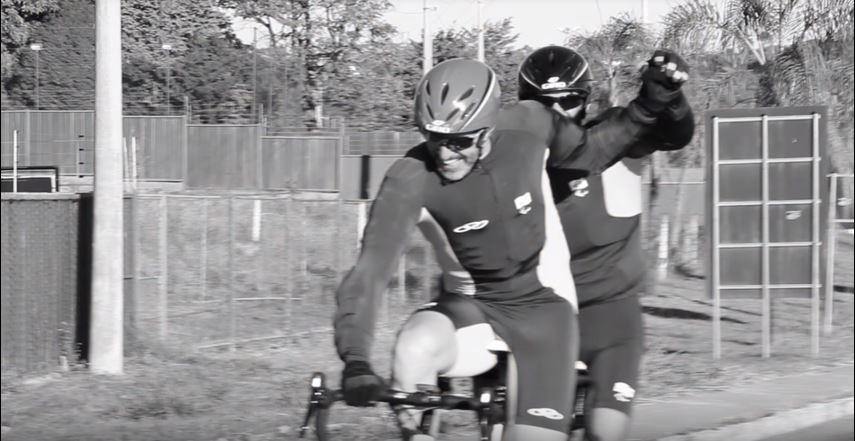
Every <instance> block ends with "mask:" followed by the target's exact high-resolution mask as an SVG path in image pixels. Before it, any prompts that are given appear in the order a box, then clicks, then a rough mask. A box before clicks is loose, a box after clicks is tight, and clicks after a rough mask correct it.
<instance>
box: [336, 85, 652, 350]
mask: <svg viewBox="0 0 855 441" xmlns="http://www.w3.org/2000/svg"><path fill="white" fill-rule="evenodd" d="M655 121H656V118H655V117H651V116H650V115H649V114H648V113H647V112H646V111H645V110H644V108H642V107H641V106H639V105H637V104H636V103H635V102H632V103H630V105H629V106H627V107H626V108H621V109H619V110H617V111H615V112H612V113H610V114H609V116H608V118H606V119H604V120H603V121H602V122H601V123H600V124H597V125H596V126H593V127H591V128H588V129H585V128H583V127H582V126H580V125H578V124H577V123H575V122H573V121H570V120H566V119H563V118H561V117H560V116H559V115H558V114H557V113H556V112H554V111H552V110H550V109H547V108H546V107H544V106H543V105H541V104H540V103H536V102H533V101H524V102H520V103H518V104H516V105H513V106H510V107H508V108H505V109H503V110H502V111H501V112H500V115H499V117H498V123H497V127H496V129H495V130H494V131H493V133H492V134H491V137H490V141H491V146H492V147H491V150H490V151H489V153H488V154H487V155H486V156H484V157H483V158H482V159H481V160H480V161H479V163H478V164H477V165H476V166H475V168H474V169H473V170H472V172H470V173H469V175H467V176H466V177H465V178H463V179H461V180H459V181H454V182H448V181H446V180H444V179H443V178H442V177H441V176H440V175H439V173H437V172H436V170H435V167H434V165H433V160H432V158H431V156H430V155H429V153H428V151H427V149H426V145H425V144H421V145H419V146H416V147H415V148H413V149H411V150H410V151H409V152H408V153H407V154H406V156H405V157H404V158H402V159H399V160H398V161H396V162H395V163H394V164H393V165H392V167H391V168H390V169H389V171H388V172H387V174H386V177H385V178H384V181H383V183H382V185H381V187H380V190H379V192H378V195H377V198H376V199H375V201H374V204H373V206H372V209H371V214H370V217H369V220H368V223H367V225H366V228H365V232H364V235H363V242H362V249H361V252H360V255H359V257H358V259H357V262H356V265H355V266H354V268H353V269H352V270H351V271H350V273H348V275H347V276H346V277H345V278H344V280H343V281H342V283H341V285H340V286H339V288H338V290H337V292H336V301H337V306H338V308H337V311H336V317H335V342H336V347H337V349H338V353H339V355H340V357H341V358H342V359H343V360H345V361H348V360H362V361H369V354H370V345H371V341H372V340H373V329H374V322H375V316H376V312H377V309H378V306H379V301H378V299H379V298H380V296H381V295H382V293H383V292H384V291H385V288H386V286H387V283H388V280H389V278H390V277H391V275H392V273H393V271H394V268H395V264H396V261H397V259H398V258H399V256H400V255H401V254H402V252H403V248H404V246H405V244H406V238H407V235H408V234H409V232H410V230H411V229H412V227H414V226H415V225H417V224H418V225H419V226H420V228H421V230H422V232H423V233H424V235H425V236H426V238H427V239H428V240H429V241H430V242H431V243H432V245H433V247H434V248H435V251H436V254H437V259H438V261H439V264H440V267H441V269H442V273H443V274H442V280H443V289H444V290H447V291H449V292H454V293H460V294H466V295H474V296H476V297H478V298H480V299H482V300H484V301H501V302H513V301H514V298H515V297H519V298H520V299H521V300H520V301H524V300H522V299H524V298H525V295H526V294H529V293H531V292H535V291H538V290H540V289H542V288H543V286H549V287H551V288H552V289H553V290H555V291H556V293H558V294H559V295H562V296H564V297H565V298H568V299H569V300H570V301H572V302H574V303H575V293H574V289H573V286H572V276H571V275H570V271H569V268H567V267H568V265H567V262H569V255H567V251H566V250H567V248H566V247H567V246H566V240H565V238H564V237H563V232H562V231H561V227H560V224H559V223H558V218H557V214H556V215H555V217H554V219H553V217H552V216H551V215H550V213H551V212H552V211H553V210H554V203H553V200H552V195H551V191H550V189H549V185H548V180H547V177H546V174H545V170H544V161H546V162H547V164H549V166H551V167H556V168H562V169H575V170H601V169H603V168H605V167H606V166H608V165H610V164H611V163H613V162H615V161H616V160H617V159H619V158H620V156H621V155H623V154H624V153H625V150H626V146H631V145H635V144H637V143H638V142H639V140H640V139H641V138H643V137H644V136H646V135H647V133H649V130H650V129H651V128H652V125H653V124H654V123H655ZM547 148H548V150H547ZM547 151H548V153H547ZM559 242H560V243H559ZM544 254H551V255H553V256H563V257H550V258H549V259H543V258H542V257H543V255H544ZM545 265H550V268H549V269H548V270H547V269H546V268H545ZM565 273H566V276H564V275H563V274H565ZM547 278H549V280H546V279H547Z"/></svg>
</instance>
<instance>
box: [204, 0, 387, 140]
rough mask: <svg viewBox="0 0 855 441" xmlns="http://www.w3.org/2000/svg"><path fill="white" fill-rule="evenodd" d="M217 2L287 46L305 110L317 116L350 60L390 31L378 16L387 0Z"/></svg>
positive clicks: (279, 45)
mask: <svg viewBox="0 0 855 441" xmlns="http://www.w3.org/2000/svg"><path fill="white" fill-rule="evenodd" d="M220 5H221V6H223V7H226V8H230V9H232V10H234V11H235V14H236V15H237V16H238V17H241V18H245V19H248V20H252V21H254V22H256V23H258V24H260V25H261V26H262V27H264V29H265V30H266V32H267V34H268V35H267V37H268V40H269V42H270V46H271V47H275V48H285V49H286V50H287V54H288V56H289V57H291V58H292V59H293V60H294V63H293V64H294V67H295V68H294V69H293V70H292V71H291V74H292V75H291V78H293V79H294V81H295V83H296V84H297V86H298V87H299V88H300V89H301V94H300V98H301V100H302V103H303V105H302V107H303V110H315V114H316V115H320V114H321V113H322V112H319V110H320V109H321V108H322V106H323V101H324V100H325V99H327V97H328V96H329V94H328V88H329V87H328V85H329V84H330V83H334V82H337V81H339V80H342V79H345V78H347V77H348V76H349V75H350V69H349V67H348V66H350V64H348V60H349V59H352V58H355V57H356V55H355V54H357V53H359V52H361V51H362V50H363V48H365V47H371V45H372V44H380V43H387V40H388V38H389V37H390V36H391V34H392V33H393V28H392V27H391V26H390V25H389V24H388V23H386V22H385V21H383V19H382V17H383V13H384V12H385V11H386V10H387V9H389V7H390V5H391V3H390V2H389V1H388V0H345V1H340V0H283V1H271V0H250V1H236V0H221V1H220ZM316 119H318V118H316ZM320 123H321V122H320V121H319V120H317V121H316V124H320Z"/></svg>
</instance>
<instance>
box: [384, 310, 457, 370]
mask: <svg viewBox="0 0 855 441" xmlns="http://www.w3.org/2000/svg"><path fill="white" fill-rule="evenodd" d="M443 318H444V317H443ZM444 319H445V320H447V318H444ZM455 351H456V342H455V340H454V325H453V324H451V323H450V321H449V322H448V323H445V321H443V320H441V319H440V318H439V317H428V318H427V319H425V318H421V319H419V318H416V319H415V320H411V321H410V322H408V323H407V324H405V325H404V327H403V328H402V329H401V331H400V332H399V333H398V338H397V341H396V342H395V364H396V365H409V364H419V365H420V366H434V365H436V367H437V369H439V368H441V367H442V366H440V365H442V364H447V362H448V359H449V358H450V357H452V356H453V354H454V353H455Z"/></svg>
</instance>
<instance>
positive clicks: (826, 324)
mask: <svg viewBox="0 0 855 441" xmlns="http://www.w3.org/2000/svg"><path fill="white" fill-rule="evenodd" d="M828 178H829V182H830V183H831V184H830V188H829V189H828V218H827V219H826V223H827V225H826V233H825V237H826V240H827V241H828V242H827V244H826V247H825V253H826V254H825V312H824V314H823V326H822V331H823V334H825V335H826V336H829V335H831V329H832V324H831V322H832V321H833V318H834V252H835V248H836V246H837V222H836V221H837V173H832V174H830V175H829V176H828Z"/></svg>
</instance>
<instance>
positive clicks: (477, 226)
mask: <svg viewBox="0 0 855 441" xmlns="http://www.w3.org/2000/svg"><path fill="white" fill-rule="evenodd" d="M489 223H490V221H488V220H487V219H484V220H479V221H475V222H469V223H468V224H463V225H461V226H459V227H457V228H455V229H454V230H452V231H454V232H455V233H465V232H467V231H472V230H481V229H483V228H484V227H486V226H487V224H489Z"/></svg>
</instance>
